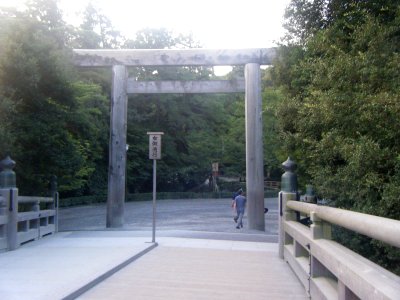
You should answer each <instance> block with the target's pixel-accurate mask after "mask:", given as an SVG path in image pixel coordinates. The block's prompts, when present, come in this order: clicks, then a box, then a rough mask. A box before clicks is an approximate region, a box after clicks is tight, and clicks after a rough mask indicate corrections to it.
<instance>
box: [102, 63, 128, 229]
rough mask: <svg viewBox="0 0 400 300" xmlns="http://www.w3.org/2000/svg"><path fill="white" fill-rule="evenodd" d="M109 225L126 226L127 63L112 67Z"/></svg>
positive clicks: (108, 226) (114, 226) (113, 226)
mask: <svg viewBox="0 0 400 300" xmlns="http://www.w3.org/2000/svg"><path fill="white" fill-rule="evenodd" d="M112 72H113V78H112V96H111V114H110V149H109V165H108V166H109V167H108V198H107V224H106V226H107V228H110V227H112V228H116V227H122V226H123V225H124V204H125V176H126V174H125V173H126V130H127V109H128V96H127V92H126V87H127V78H128V76H127V70H126V67H125V66H122V65H116V66H113V68H112Z"/></svg>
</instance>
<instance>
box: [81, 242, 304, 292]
mask: <svg viewBox="0 0 400 300" xmlns="http://www.w3.org/2000/svg"><path fill="white" fill-rule="evenodd" d="M219 242H220V241H215V242H209V241H204V243H205V244H204V247H203V248H189V247H174V246H162V245H160V246H158V247H157V248H155V249H154V250H152V251H151V252H149V253H148V254H146V255H145V256H143V257H141V258H140V259H138V260H137V261H135V262H134V263H132V264H130V265H128V266H127V267H125V268H124V269H122V270H121V271H119V272H118V273H116V274H114V275H113V276H111V277H110V278H108V279H106V280H105V281H103V282H102V283H100V284H98V285H97V286H95V287H94V288H93V289H92V290H89V291H88V292H87V293H85V294H83V295H82V296H80V297H79V299H96V300H98V299H111V298H112V299H129V298H134V299H146V300H151V299H176V300H179V299H185V300H190V299H204V300H205V299H207V300H209V299H213V300H220V299H229V300H232V299H252V300H258V299H260V300H261V299H263V300H264V299H304V300H305V299H308V297H307V294H306V291H305V290H304V288H303V287H302V286H301V284H300V282H299V281H298V280H297V278H296V276H295V275H294V273H293V272H292V271H291V270H290V268H289V267H288V265H287V264H286V263H285V262H284V261H283V260H281V259H279V258H278V253H277V249H274V251H268V250H260V251H252V250H247V249H246V246H245V245H244V244H245V243H237V244H236V245H237V246H236V248H235V249H217V248H213V243H219ZM242 245H243V248H242V249H241V246H242ZM275 245H276V244H275ZM275 248H277V245H276V246H275Z"/></svg>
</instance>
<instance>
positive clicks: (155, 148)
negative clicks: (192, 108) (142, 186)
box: [147, 132, 164, 243]
mask: <svg viewBox="0 0 400 300" xmlns="http://www.w3.org/2000/svg"><path fill="white" fill-rule="evenodd" d="M147 134H148V135H149V159H152V160H153V238H152V240H151V242H152V243H155V242H156V197H157V159H161V136H162V135H163V134H164V133H163V132H147Z"/></svg>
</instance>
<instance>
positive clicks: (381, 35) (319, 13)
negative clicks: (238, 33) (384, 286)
mask: <svg viewBox="0 0 400 300" xmlns="http://www.w3.org/2000/svg"><path fill="white" fill-rule="evenodd" d="M286 16H287V22H286V26H287V29H288V35H287V36H286V39H285V40H284V43H283V45H282V47H281V48H280V51H279V52H280V54H279V58H278V60H277V63H276V65H275V67H274V70H273V75H274V80H275V82H276V83H277V84H278V85H279V86H280V87H281V89H282V90H283V92H284V95H285V98H284V100H283V101H282V102H281V103H280V104H279V108H278V115H279V116H280V117H279V118H278V122H279V128H280V132H281V135H282V137H283V147H284V149H286V151H287V152H288V153H290V154H291V155H292V156H294V157H295V159H296V160H297V161H298V163H299V166H300V170H299V173H300V178H301V180H302V185H303V186H304V184H305V183H312V184H313V185H314V187H315V189H316V190H317V193H318V195H319V196H320V197H323V198H326V199H330V200H332V201H333V202H332V204H333V205H335V206H337V207H343V208H347V209H353V210H357V211H361V212H365V213H369V214H374V215H379V216H385V217H390V218H394V219H400V200H399V199H400V189H399V186H400V185H399V184H400V181H399V178H400V173H399V171H400V165H399V164H400V147H399V146H400V144H399V140H400V135H399V134H400V131H399V129H400V128H399V122H398V118H399V116H400V98H399V95H400V94H399V86H400V77H399V76H400V73H399V70H398V66H399V63H400V60H399V50H400V48H399V47H400V40H399V39H400V31H399V28H400V27H399V24H400V23H399V22H400V6H399V2H398V1H385V0H381V1H357V0H353V1H348V0H347V1H344V0H329V1H328V0H325V1H323V0H314V1H306V0H293V1H292V2H291V4H290V6H289V7H288V9H287V12H286ZM359 241H360V240H359ZM362 241H364V240H362ZM361 245H362V242H359V247H358V250H360V249H364V250H366V249H365V246H361ZM385 249H386V250H384V251H389V252H391V253H392V259H393V260H392V261H391V263H389V262H388V261H386V264H389V265H390V264H393V262H394V261H397V262H398V261H399V260H400V255H399V254H398V252H397V255H395V254H394V253H395V252H394V251H393V250H387V248H385ZM360 251H361V250H360ZM381 251H382V249H381V248H380V247H373V248H372V250H366V251H364V252H370V253H369V255H370V256H373V257H375V259H376V260H379V259H380V255H379V253H380V252H381ZM397 271H398V270H397Z"/></svg>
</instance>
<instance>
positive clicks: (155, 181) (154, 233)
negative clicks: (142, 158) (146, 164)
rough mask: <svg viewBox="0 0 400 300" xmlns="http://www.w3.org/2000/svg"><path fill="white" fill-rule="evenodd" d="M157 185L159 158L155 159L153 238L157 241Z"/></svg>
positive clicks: (153, 241)
mask: <svg viewBox="0 0 400 300" xmlns="http://www.w3.org/2000/svg"><path fill="white" fill-rule="evenodd" d="M156 186H157V160H156V159H153V239H152V240H151V241H152V243H155V242H156V195H157V193H156Z"/></svg>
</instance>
